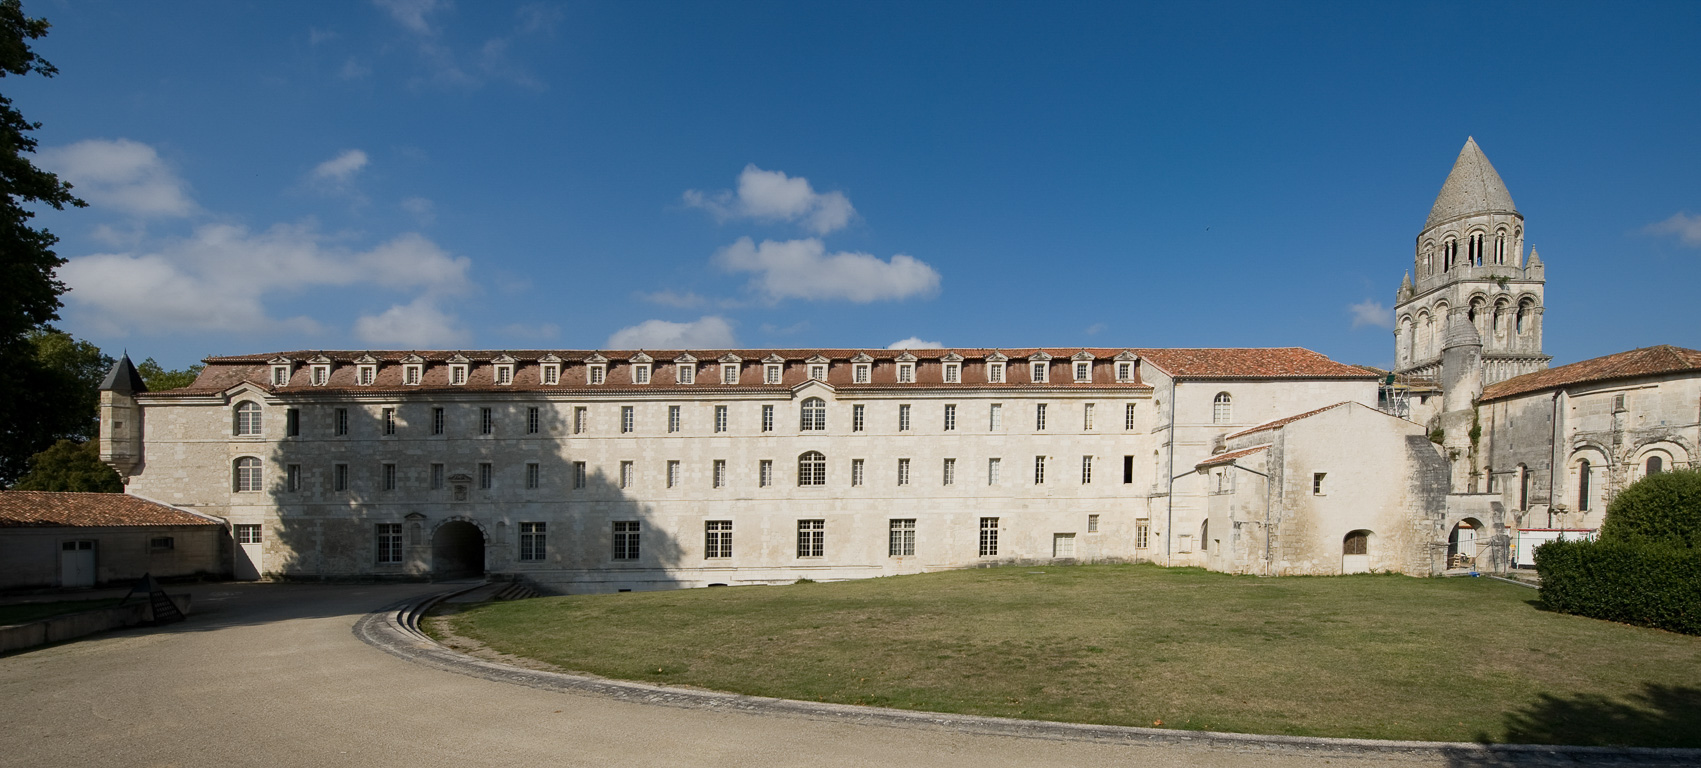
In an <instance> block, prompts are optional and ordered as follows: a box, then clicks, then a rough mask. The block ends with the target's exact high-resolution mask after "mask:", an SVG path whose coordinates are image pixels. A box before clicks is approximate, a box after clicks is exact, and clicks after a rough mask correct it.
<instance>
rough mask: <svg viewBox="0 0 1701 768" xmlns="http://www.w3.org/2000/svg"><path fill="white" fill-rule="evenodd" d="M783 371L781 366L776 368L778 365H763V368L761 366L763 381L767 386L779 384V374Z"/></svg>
mask: <svg viewBox="0 0 1701 768" xmlns="http://www.w3.org/2000/svg"><path fill="white" fill-rule="evenodd" d="M783 370H784V369H783V368H782V367H781V366H778V365H764V366H762V371H763V381H764V382H766V383H768V384H778V383H780V373H781V372H782V371H783Z"/></svg>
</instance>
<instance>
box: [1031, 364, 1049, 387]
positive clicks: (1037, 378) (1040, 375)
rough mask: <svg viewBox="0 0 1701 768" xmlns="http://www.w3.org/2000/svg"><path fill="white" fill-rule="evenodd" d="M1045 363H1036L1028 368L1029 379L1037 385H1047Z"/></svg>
mask: <svg viewBox="0 0 1701 768" xmlns="http://www.w3.org/2000/svg"><path fill="white" fill-rule="evenodd" d="M1045 368H1046V365H1045V363H1034V364H1033V365H1031V366H1029V367H1028V378H1029V379H1030V380H1032V381H1033V382H1034V383H1036V384H1043V383H1045Z"/></svg>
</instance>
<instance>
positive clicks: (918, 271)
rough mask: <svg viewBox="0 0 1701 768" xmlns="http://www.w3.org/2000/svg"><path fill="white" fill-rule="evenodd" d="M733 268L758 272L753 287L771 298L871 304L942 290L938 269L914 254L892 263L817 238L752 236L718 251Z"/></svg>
mask: <svg viewBox="0 0 1701 768" xmlns="http://www.w3.org/2000/svg"><path fill="white" fill-rule="evenodd" d="M715 262H716V263H718V264H719V265H720V266H721V268H722V269H725V270H727V271H730V272H754V273H756V276H755V277H754V278H752V279H751V282H750V287H751V288H752V289H754V290H756V291H757V292H758V293H761V294H762V295H764V296H765V297H767V299H768V300H770V301H778V300H781V299H838V300H844V301H853V302H857V303H867V302H871V301H890V300H896V299H908V298H915V297H925V296H931V295H934V294H936V293H938V292H939V272H937V271H936V270H934V269H933V267H930V266H928V265H927V263H926V262H924V261H921V260H919V259H917V258H915V257H913V256H908V255H905V254H901V253H900V254H897V255H895V256H893V257H892V258H891V260H890V261H881V260H880V259H879V258H877V257H875V256H873V255H870V254H866V253H852V252H848V251H841V252H838V253H827V248H826V246H825V245H823V244H822V242H821V241H820V240H818V239H816V238H808V239H804V240H787V241H784V242H778V241H774V240H764V241H762V244H761V245H760V246H758V245H756V244H755V243H754V242H752V241H751V239H750V238H748V237H741V238H739V239H738V241H737V242H735V243H733V244H732V245H729V246H727V247H725V248H722V249H721V250H720V251H718V252H716V253H715Z"/></svg>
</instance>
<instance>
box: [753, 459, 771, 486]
mask: <svg viewBox="0 0 1701 768" xmlns="http://www.w3.org/2000/svg"><path fill="white" fill-rule="evenodd" d="M756 483H757V485H760V486H762V487H763V488H766V487H768V486H770V485H773V484H774V460H773V459H763V460H762V461H761V463H759V464H757V471H756Z"/></svg>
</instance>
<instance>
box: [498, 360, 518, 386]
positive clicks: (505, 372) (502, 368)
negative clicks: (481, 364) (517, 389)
mask: <svg viewBox="0 0 1701 768" xmlns="http://www.w3.org/2000/svg"><path fill="white" fill-rule="evenodd" d="M496 383H497V384H513V383H514V366H512V365H498V366H496Z"/></svg>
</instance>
